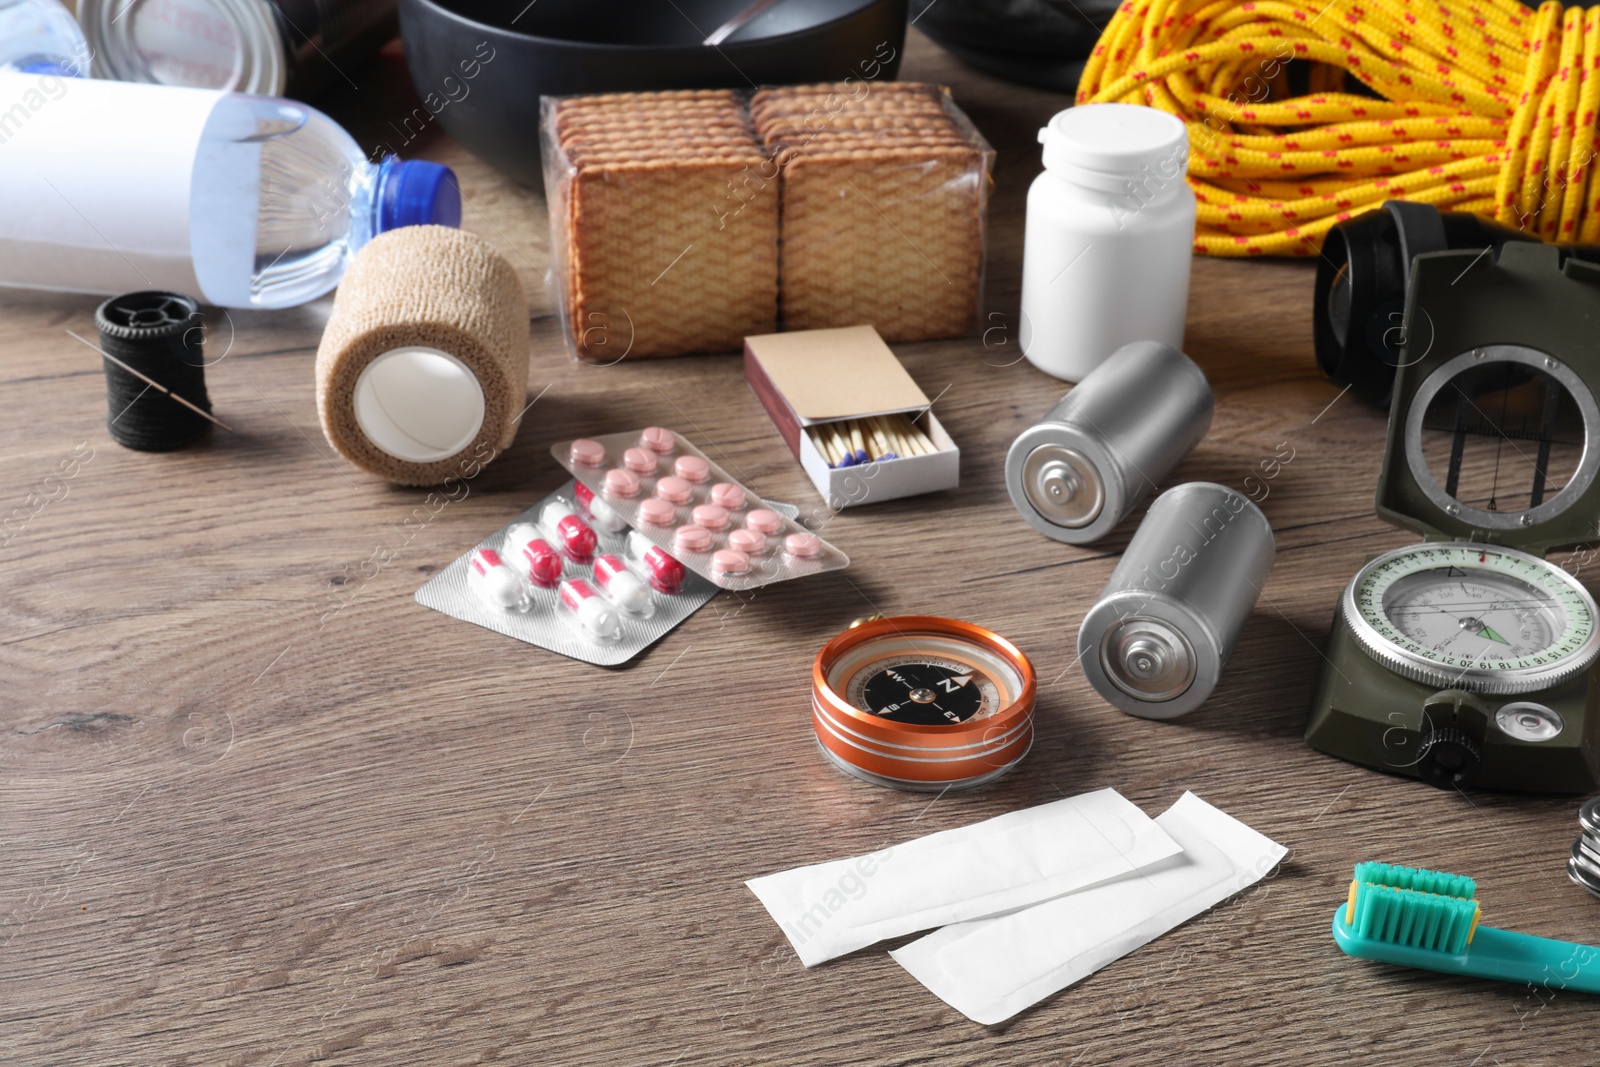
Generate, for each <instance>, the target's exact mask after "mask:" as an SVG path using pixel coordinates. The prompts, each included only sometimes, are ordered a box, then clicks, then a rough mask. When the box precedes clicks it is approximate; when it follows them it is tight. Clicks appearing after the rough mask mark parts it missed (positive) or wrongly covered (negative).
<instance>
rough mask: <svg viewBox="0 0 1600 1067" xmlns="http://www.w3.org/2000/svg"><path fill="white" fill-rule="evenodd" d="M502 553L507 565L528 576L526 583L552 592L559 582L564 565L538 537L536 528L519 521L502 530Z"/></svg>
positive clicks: (545, 542)
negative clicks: (504, 531)
mask: <svg viewBox="0 0 1600 1067" xmlns="http://www.w3.org/2000/svg"><path fill="white" fill-rule="evenodd" d="M506 552H507V553H508V554H509V555H510V556H511V564H512V566H514V567H517V568H519V569H520V570H521V571H522V573H523V574H526V575H527V576H528V581H530V582H532V583H533V584H534V585H537V586H539V587H540V588H543V589H552V588H554V587H555V584H556V583H557V582H559V581H561V570H562V568H563V567H565V566H566V564H565V563H564V562H563V561H562V559H561V554H560V553H559V552H557V551H556V550H555V549H553V548H551V547H550V542H549V541H546V540H545V539H544V538H543V537H540V536H539V528H538V527H537V526H533V525H530V524H529V523H526V522H519V523H517V524H516V525H515V526H513V527H511V529H509V530H507V531H506Z"/></svg>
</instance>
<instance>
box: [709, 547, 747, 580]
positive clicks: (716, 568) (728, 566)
mask: <svg viewBox="0 0 1600 1067" xmlns="http://www.w3.org/2000/svg"><path fill="white" fill-rule="evenodd" d="M749 570H750V557H749V556H747V555H745V554H744V553H743V552H739V551H736V550H735V549H731V548H724V549H723V550H722V551H720V552H718V553H716V554H715V555H713V556H712V557H711V573H712V574H745V573H746V572H748V571H749Z"/></svg>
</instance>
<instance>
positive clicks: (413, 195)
mask: <svg viewBox="0 0 1600 1067" xmlns="http://www.w3.org/2000/svg"><path fill="white" fill-rule="evenodd" d="M377 201H378V220H377V222H378V225H377V230H378V232H379V233H383V232H385V231H388V230H394V229H398V228H399V227H401V226H429V225H432V226H451V227H459V226H460V225H461V189H460V187H459V186H458V185H457V184H456V175H455V172H454V171H453V170H451V169H450V168H449V167H447V166H445V165H444V164H442V163H429V162H428V161H427V160H422V159H408V160H399V159H395V158H394V157H392V156H391V157H390V158H388V159H386V160H384V161H383V162H382V163H380V164H378V196H377Z"/></svg>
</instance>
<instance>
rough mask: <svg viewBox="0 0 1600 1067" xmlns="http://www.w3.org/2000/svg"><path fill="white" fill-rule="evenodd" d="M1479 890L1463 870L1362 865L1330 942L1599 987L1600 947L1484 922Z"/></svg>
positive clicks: (1441, 967) (1384, 957) (1474, 972)
mask: <svg viewBox="0 0 1600 1067" xmlns="http://www.w3.org/2000/svg"><path fill="white" fill-rule="evenodd" d="M1477 888H1478V887H1477V883H1475V882H1474V881H1473V880H1472V879H1471V878H1467V877H1465V876H1463V875H1459V874H1445V873H1443V872H1441V871H1424V870H1416V869H1413V868H1411V867H1392V866H1390V865H1389V864H1387V863H1359V864H1357V865H1356V869H1355V880H1354V881H1352V882H1351V883H1350V900H1349V903H1347V904H1345V905H1344V906H1343V907H1341V908H1340V909H1339V910H1338V911H1337V912H1335V913H1334V916H1333V940H1334V941H1335V942H1336V943H1337V944H1338V945H1339V947H1340V948H1341V949H1343V950H1344V951H1345V952H1346V953H1347V954H1348V955H1351V956H1358V957H1360V958H1361V959H1367V960H1379V961H1381V962H1383V963H1394V964H1398V965H1400V966H1402V967H1420V968H1421V969H1423V970H1427V971H1440V972H1443V973H1444V974H1465V975H1471V976H1472V977H1474V978H1494V979H1498V980H1500V981H1502V982H1517V983H1524V982H1527V983H1532V984H1534V985H1540V986H1546V987H1548V988H1550V989H1571V990H1575V991H1577V992H1580V993H1600V948H1593V947H1591V946H1589V945H1575V944H1571V943H1569V942H1566V941H1552V940H1550V939H1549V938H1545V937H1534V936H1532V935H1531V934H1519V933H1514V932H1513V931H1510V930H1496V929H1493V928H1491V927H1488V926H1480V925H1479V923H1478V917H1479V912H1480V910H1481V909H1480V906H1479V903H1478V901H1477V899H1476V898H1475V896H1474V894H1475V893H1476V892H1477Z"/></svg>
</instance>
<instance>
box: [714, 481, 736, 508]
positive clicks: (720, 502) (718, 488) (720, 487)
mask: <svg viewBox="0 0 1600 1067" xmlns="http://www.w3.org/2000/svg"><path fill="white" fill-rule="evenodd" d="M711 502H712V503H713V504H715V505H717V506H718V507H722V508H727V509H728V510H729V511H738V510H739V509H740V508H742V507H744V490H743V489H740V488H739V487H738V486H737V485H734V484H733V483H732V482H718V483H717V484H716V485H713V486H712V487H711Z"/></svg>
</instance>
